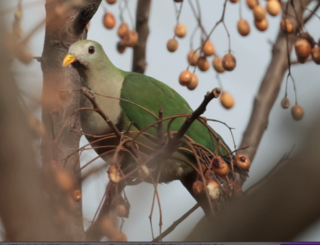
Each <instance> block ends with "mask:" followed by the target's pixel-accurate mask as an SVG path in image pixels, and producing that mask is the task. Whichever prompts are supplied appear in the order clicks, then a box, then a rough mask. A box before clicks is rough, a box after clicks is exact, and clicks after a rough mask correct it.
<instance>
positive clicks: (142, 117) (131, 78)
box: [63, 40, 230, 189]
mask: <svg viewBox="0 0 320 245" xmlns="http://www.w3.org/2000/svg"><path fill="white" fill-rule="evenodd" d="M70 64H72V66H73V67H74V68H75V69H77V70H78V72H79V75H80V77H81V83H82V84H81V86H82V87H86V88H89V89H90V90H91V91H92V92H93V93H94V95H95V101H96V103H97V104H98V105H99V107H100V108H101V110H102V111H103V113H105V114H106V115H107V116H108V117H109V118H110V120H111V121H112V122H113V123H114V125H115V126H116V127H117V129H118V130H119V131H120V132H121V133H122V135H123V137H124V138H123V139H122V140H124V139H125V138H126V137H129V138H130V139H132V138H134V137H135V136H136V135H137V132H139V131H140V130H142V129H144V128H145V127H147V126H148V125H151V124H153V123H156V122H157V119H159V118H158V116H159V109H160V108H163V118H169V117H175V116H177V115H179V114H188V115H190V114H191V113H192V112H193V111H192V109H191V108H190V106H189V105H188V103H187V102H186V100H185V99H184V98H182V97H181V96H180V95H179V94H178V93H177V92H176V91H174V90H173V89H172V88H170V87H169V86H168V85H166V84H164V83H162V82H160V81H158V80H156V79H154V78H152V77H149V76H146V75H143V74H138V73H134V72H126V71H123V70H121V69H119V68H117V67H115V66H114V65H113V64H112V62H111V61H110V59H109V58H108V56H107V55H106V54H105V52H104V50H103V48H102V46H101V45H100V44H99V43H97V42H95V41H91V40H83V41H78V42H76V43H74V44H72V45H71V46H70V48H69V51H68V55H67V56H66V57H65V59H64V61H63V66H64V67H67V66H68V65H70ZM81 107H87V108H93V104H92V103H91V101H90V100H89V99H88V98H85V97H83V98H82V99H81ZM185 118H186V116H184V117H177V118H176V119H174V120H172V121H170V120H165V121H163V134H164V136H161V135H160V136H159V134H161V132H160V133H159V131H160V130H159V129H160V128H159V126H158V125H159V124H155V125H154V126H152V127H150V128H148V129H147V130H146V131H144V133H143V134H141V136H139V137H138V138H137V139H136V141H137V143H136V144H134V148H135V149H139V151H140V152H142V153H141V154H140V155H141V158H147V156H150V155H152V154H154V152H156V151H157V150H159V149H161V147H163V146H164V145H165V144H166V143H167V142H168V134H167V131H168V125H169V124H170V131H171V134H174V132H175V131H178V130H179V129H180V128H181V126H182V124H183V123H184V121H185ZM80 120H81V126H82V130H83V132H84V133H85V134H87V138H88V140H89V142H91V143H92V145H93V147H97V146H99V148H96V152H97V153H98V154H103V153H106V152H107V151H110V149H112V147H113V148H116V146H117V145H118V144H119V142H120V139H119V138H118V137H115V136H114V137H111V138H107V139H105V140H103V141H98V142H96V141H97V140H98V138H96V137H95V138H94V137H92V135H106V134H112V133H114V132H113V129H112V128H111V127H110V126H109V125H108V124H107V123H106V120H105V119H104V118H103V117H102V116H101V115H100V114H98V113H97V112H96V111H93V110H81V111H80ZM213 132H214V131H213ZM166 134H167V135H166ZM216 135H217V137H218V140H219V139H220V142H221V143H223V144H224V145H225V147H224V148H223V147H221V145H220V146H219V147H218V149H216V147H217V138H214V137H212V135H210V133H209V130H208V128H207V127H206V126H205V125H204V124H203V123H201V122H200V121H198V120H195V121H194V122H193V123H192V125H191V126H190V128H189V129H188V130H187V132H186V137H187V138H189V140H191V141H194V142H195V143H197V144H199V145H200V146H203V149H204V150H203V152H204V155H206V156H203V157H205V158H206V157H207V156H208V157H207V159H208V158H212V156H210V155H208V154H207V153H206V150H205V149H208V150H210V151H211V152H216V154H217V155H221V156H224V158H225V159H227V158H228V157H226V156H228V152H227V150H228V151H229V148H228V146H226V144H225V143H224V141H223V140H222V139H221V137H220V136H219V135H218V134H216ZM159 138H162V140H160V139H159ZM180 147H182V148H179V150H177V151H175V152H174V153H173V154H172V156H170V158H169V159H167V160H165V161H164V162H163V164H162V165H161V164H160V163H158V162H157V160H158V159H159V158H160V156H157V157H156V158H155V159H154V160H153V161H150V162H148V164H146V166H147V167H148V170H150V172H151V173H156V174H155V175H154V177H155V178H154V179H156V178H157V176H158V173H159V171H155V170H156V169H158V170H159V169H162V171H161V173H160V178H159V182H160V183H161V182H170V181H172V180H181V181H182V182H183V183H184V180H185V179H186V178H188V176H194V174H195V173H196V171H195V168H194V167H196V168H197V167H198V165H197V162H196V159H195V157H194V155H193V154H192V151H191V150H190V147H188V146H186V145H183V144H182V145H180ZM229 153H230V151H229ZM110 154H111V156H112V155H113V154H114V151H113V152H110ZM107 155H109V153H108V154H106V155H102V156H101V157H102V158H104V159H105V160H106V161H108V160H110V159H109V158H107V157H106V156H107ZM229 156H230V155H229ZM119 158H120V154H119ZM129 159H130V160H129ZM200 160H201V159H200ZM132 162H134V160H133V159H132V157H131V156H130V154H128V153H127V154H126V156H124V159H122V161H121V169H122V170H123V171H124V172H125V173H129V172H130V171H129V170H133V169H134V168H135V167H136V166H137V165H136V164H131V163H132ZM190 163H192V164H193V165H194V167H192V166H190ZM160 165H161V166H162V167H161V168H160ZM128 169H129V170H128ZM146 181H148V182H150V180H147V179H146ZM184 184H185V185H186V182H185V183H184ZM188 188H189V189H190V186H188Z"/></svg>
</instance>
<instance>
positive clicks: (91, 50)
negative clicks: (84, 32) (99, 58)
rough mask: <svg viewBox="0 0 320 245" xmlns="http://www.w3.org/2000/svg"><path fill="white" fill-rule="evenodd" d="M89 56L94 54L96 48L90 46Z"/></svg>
mask: <svg viewBox="0 0 320 245" xmlns="http://www.w3.org/2000/svg"><path fill="white" fill-rule="evenodd" d="M88 52H89V54H93V53H94V47H93V46H90V47H89V49H88Z"/></svg>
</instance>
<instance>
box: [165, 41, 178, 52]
mask: <svg viewBox="0 0 320 245" xmlns="http://www.w3.org/2000/svg"><path fill="white" fill-rule="evenodd" d="M178 47H179V43H178V41H177V40H176V39H174V38H172V39H170V40H169V41H168V42H167V49H168V51H169V52H174V51H176V50H177V49H178Z"/></svg>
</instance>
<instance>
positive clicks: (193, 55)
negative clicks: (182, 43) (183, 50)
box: [188, 49, 199, 66]
mask: <svg viewBox="0 0 320 245" xmlns="http://www.w3.org/2000/svg"><path fill="white" fill-rule="evenodd" d="M198 60H199V55H198V54H197V52H196V51H194V50H193V49H192V50H190V52H189V54H188V62H189V64H190V65H192V66H196V65H197V63H198Z"/></svg>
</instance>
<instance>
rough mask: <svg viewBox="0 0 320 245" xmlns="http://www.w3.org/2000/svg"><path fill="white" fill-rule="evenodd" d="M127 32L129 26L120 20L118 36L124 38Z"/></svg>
mask: <svg viewBox="0 0 320 245" xmlns="http://www.w3.org/2000/svg"><path fill="white" fill-rule="evenodd" d="M128 32H129V27H128V25H127V23H125V22H122V23H121V25H120V26H119V28H118V36H119V37H120V38H124V36H125V35H126V34H127V33H128Z"/></svg>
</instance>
